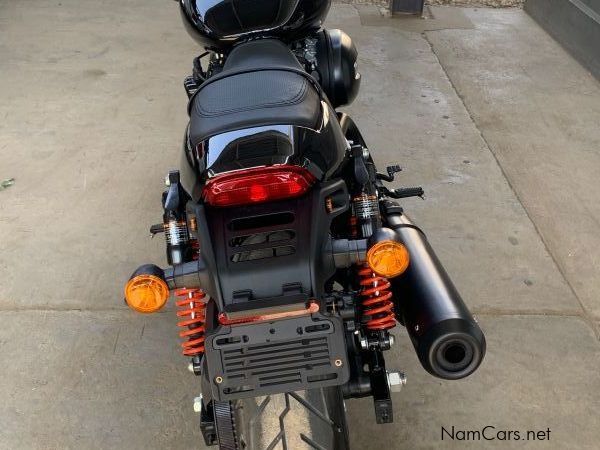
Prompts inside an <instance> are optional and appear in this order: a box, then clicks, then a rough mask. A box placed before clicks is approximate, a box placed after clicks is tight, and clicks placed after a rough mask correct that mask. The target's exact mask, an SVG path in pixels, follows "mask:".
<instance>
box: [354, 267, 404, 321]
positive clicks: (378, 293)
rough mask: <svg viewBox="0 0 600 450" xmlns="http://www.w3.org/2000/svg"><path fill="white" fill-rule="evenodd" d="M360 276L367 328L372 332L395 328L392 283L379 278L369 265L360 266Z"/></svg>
mask: <svg viewBox="0 0 600 450" xmlns="http://www.w3.org/2000/svg"><path fill="white" fill-rule="evenodd" d="M358 276H359V284H360V286H361V291H360V295H361V296H362V297H363V299H362V301H361V304H362V317H363V324H364V326H365V328H367V329H368V330H371V331H377V330H389V329H391V328H394V327H395V326H396V313H395V312H394V302H393V301H392V292H391V291H390V287H391V283H390V282H389V281H388V279H387V278H384V277H380V276H377V275H376V274H375V273H374V272H373V271H372V270H371V268H370V267H369V266H368V264H364V265H361V266H359V268H358Z"/></svg>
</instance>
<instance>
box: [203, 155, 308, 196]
mask: <svg viewBox="0 0 600 450" xmlns="http://www.w3.org/2000/svg"><path fill="white" fill-rule="evenodd" d="M314 182H315V177H314V176H313V175H312V174H311V173H310V172H308V171H307V170H306V169H304V168H302V167H298V166H287V165H281V166H269V167H255V168H252V169H245V170H239V171H236V172H233V173H229V174H225V175H218V176H216V177H215V178H212V179H211V180H209V181H208V182H207V183H206V186H204V191H203V196H204V200H205V201H206V202H207V203H208V204H210V205H212V206H237V205H247V204H252V203H263V202H270V201H273V200H282V199H286V198H294V197H299V196H301V195H302V194H304V193H305V192H307V191H308V190H309V189H310V187H311V186H312V185H313V183H314Z"/></svg>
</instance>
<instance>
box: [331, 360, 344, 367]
mask: <svg viewBox="0 0 600 450" xmlns="http://www.w3.org/2000/svg"><path fill="white" fill-rule="evenodd" d="M333 364H335V367H342V366H343V365H344V363H343V362H342V360H341V359H336V360H335V361H334V362H333Z"/></svg>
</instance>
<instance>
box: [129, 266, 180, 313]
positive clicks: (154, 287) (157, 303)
mask: <svg viewBox="0 0 600 450" xmlns="http://www.w3.org/2000/svg"><path fill="white" fill-rule="evenodd" d="M168 299H169V287H168V286H167V283H166V282H165V280H163V279H161V278H159V277H157V276H154V275H149V274H140V275H136V276H134V277H133V278H131V280H129V282H128V283H127V284H126V285H125V301H126V302H127V305H129V307H130V308H131V309H134V310H135V311H137V312H141V313H153V312H156V311H159V310H160V309H161V308H162V307H163V306H165V303H167V300H168Z"/></svg>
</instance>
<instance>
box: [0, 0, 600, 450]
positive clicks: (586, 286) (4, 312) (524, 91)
mask: <svg viewBox="0 0 600 450" xmlns="http://www.w3.org/2000/svg"><path fill="white" fill-rule="evenodd" d="M329 26H330V27H341V28H344V29H345V30H346V31H347V32H349V34H351V35H352V37H353V38H354V39H355V40H356V42H357V45H358V47H359V51H360V55H361V71H362V74H363V87H362V91H361V94H360V96H359V98H358V100H357V101H356V103H355V104H354V105H353V106H352V107H351V108H349V111H350V112H351V113H352V114H353V116H354V117H355V119H356V121H357V122H358V124H359V126H360V127H361V128H362V130H363V132H364V134H365V136H366V138H367V142H368V143H369V145H370V148H371V151H372V153H373V154H374V155H375V157H376V159H377V161H378V162H379V163H380V164H381V165H384V164H386V163H400V164H402V165H403V166H404V167H405V172H404V173H403V174H402V176H401V178H400V179H401V180H402V183H403V184H405V185H422V186H424V188H425V190H426V193H427V200H426V201H424V202H423V201H420V200H408V201H406V202H405V205H404V206H405V208H406V210H407V211H408V212H410V213H411V214H412V216H413V218H414V219H415V221H416V222H418V223H419V224H420V225H421V226H422V227H423V228H424V229H425V230H426V231H427V232H428V234H429V236H430V239H431V241H432V243H433V245H434V247H435V248H436V249H437V250H438V252H439V255H440V257H441V259H442V260H443V262H444V263H445V264H446V266H447V268H448V270H449V272H450V274H451V275H452V276H453V277H454V279H455V282H456V284H457V286H458V287H459V289H460V290H461V292H462V293H463V296H464V298H465V300H466V301H467V303H468V304H469V305H470V306H471V307H472V309H473V310H474V312H475V313H476V314H477V316H478V318H479V320H480V323H481V325H482V327H483V329H484V331H485V332H486V335H487V339H488V356H487V358H486V360H485V362H484V364H483V366H482V367H481V369H480V370H479V371H478V372H477V373H476V374H475V375H473V376H472V377H470V378H468V379H466V380H462V381H458V382H445V381H441V380H437V379H434V378H432V377H431V376H429V375H428V374H427V373H426V372H425V371H424V370H423V369H422V368H421V367H420V365H419V364H418V361H417V358H416V356H415V354H414V351H413V350H412V347H411V346H410V344H409V341H408V338H407V336H406V335H405V333H403V332H401V331H398V333H397V334H398V335H399V336H398V337H399V339H397V340H398V341H400V343H399V344H398V345H397V346H396V348H395V349H394V351H393V352H392V353H393V355H390V356H389V357H388V365H389V366H390V367H395V368H399V369H403V370H404V371H405V372H406V373H407V375H408V385H407V386H406V388H405V389H404V390H403V392H402V393H400V394H398V395H397V396H396V398H395V403H394V405H395V409H396V418H397V419H396V422H395V423H394V424H393V425H388V426H383V427H382V426H377V425H375V423H374V417H373V412H372V406H371V402H370V400H364V401H349V402H348V403H347V405H348V411H349V416H350V427H351V435H352V441H353V448H356V449H363V448H364V449H378V448H388V449H417V448H433V447H436V448H438V447H440V448H465V447H467V448H476V449H479V448H488V447H489V448H549V449H555V448H571V449H596V448H598V442H599V441H600V427H598V416H599V414H600V374H599V368H600V343H599V342H598V329H599V327H600V277H598V271H599V269H600V250H599V249H600V206H599V205H600V201H599V200H600V182H599V181H598V176H599V174H600V127H599V126H598V124H599V123H600V85H599V83H598V82H597V81H596V80H595V79H593V78H592V77H591V76H590V75H589V74H588V73H587V72H585V70H583V69H582V68H581V67H580V66H579V65H578V64H577V63H576V62H575V61H574V60H572V59H571V58H570V57H569V56H568V55H567V54H566V53H565V52H564V51H563V50H562V49H561V48H560V46H558V44H556V43H555V42H554V41H553V40H552V39H551V38H549V37H548V36H547V35H546V34H545V33H544V32H543V31H542V30H541V29H540V28H538V27H537V25H536V24H535V23H534V22H533V21H532V20H530V19H529V18H528V17H527V16H526V15H525V14H524V13H523V12H522V11H521V10H518V9H511V10H491V9H456V8H433V9H432V10H431V15H430V18H429V19H427V20H422V19H399V20H391V19H385V18H382V17H381V16H380V15H379V13H378V10H377V9H376V8H373V7H368V6H357V7H355V6H351V5H336V6H335V7H334V8H333V10H332V13H331V15H330V20H329ZM0 35H1V36H2V39H1V40H0V81H1V83H0V99H1V101H0V117H1V118H2V121H1V122H0V181H1V180H2V179H5V178H11V177H14V178H15V179H16V182H15V184H14V185H13V186H11V187H9V188H7V189H5V190H2V191H0V236H1V237H0V364H1V365H0V399H1V400H2V401H1V402H0V448H2V449H30V448H32V449H33V448H35V449H64V448H78V449H83V448H85V449H92V448H123V449H142V448H145V449H148V448H173V449H188V448H203V447H202V445H201V436H200V432H199V429H198V427H197V423H198V418H197V417H196V416H195V415H194V413H193V411H192V399H193V398H194V397H195V396H196V395H197V394H198V389H199V387H198V384H197V380H196V379H195V378H194V377H193V376H191V375H190V374H189V373H188V372H187V370H186V361H185V359H184V358H183V357H181V356H180V355H179V353H178V338H177V330H176V326H175V322H176V320H175V318H174V317H173V312H172V311H171V310H167V311H165V312H163V313H160V314H157V315H155V316H152V317H148V316H143V317H142V316H139V315H135V314H133V313H132V312H130V311H129V310H128V309H126V308H125V307H124V306H123V303H122V292H121V291H122V285H123V282H124V281H125V280H126V279H127V277H128V276H129V274H130V273H131V271H132V270H133V269H134V268H135V267H137V266H138V265H139V264H140V263H142V262H155V263H158V264H164V258H163V243H162V241H161V240H160V239H155V240H150V239H149V237H148V227H149V225H150V224H153V223H156V222H157V221H160V217H161V210H160V193H161V191H162V189H163V185H162V179H163V176H164V174H165V173H166V171H167V170H168V169H169V168H172V167H176V164H177V162H178V160H179V151H180V143H181V136H182V133H183V129H184V127H185V124H186V111H185V104H186V96H185V93H184V90H183V88H182V84H181V83H182V80H183V77H184V76H185V75H186V74H187V73H188V72H189V69H190V67H191V60H192V58H193V57H194V56H195V55H197V54H198V52H199V49H198V48H197V46H196V45H195V44H194V43H193V41H192V40H191V39H190V38H189V37H188V36H187V35H186V33H185V31H184V30H183V27H182V26H181V24H180V19H179V13H178V11H177V5H176V4H175V3H173V2H167V1H159V0H145V1H141V0H135V1H129V2H122V1H116V0H106V1H103V2H78V1H75V0H61V1H60V2H51V3H49V2H43V1H37V0H36V1H33V0H32V1H29V2H0ZM453 426H454V427H455V430H456V431H460V430H464V431H469V430H471V431H474V430H481V429H482V428H484V427H486V426H493V427H495V429H496V430H505V431H511V430H512V431H520V432H521V433H522V434H523V433H524V432H526V431H530V430H531V431H545V430H547V429H550V430H551V433H550V435H549V438H550V439H549V440H544V441H514V440H512V441H498V440H496V441H470V442H465V441H462V440H458V439H456V440H454V441H452V440H450V439H449V438H448V437H447V436H446V437H445V438H444V439H443V440H442V427H444V428H445V429H447V430H450V429H452V427H453ZM457 436H460V434H457Z"/></svg>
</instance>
